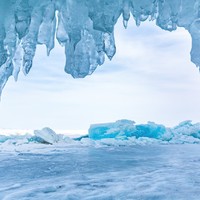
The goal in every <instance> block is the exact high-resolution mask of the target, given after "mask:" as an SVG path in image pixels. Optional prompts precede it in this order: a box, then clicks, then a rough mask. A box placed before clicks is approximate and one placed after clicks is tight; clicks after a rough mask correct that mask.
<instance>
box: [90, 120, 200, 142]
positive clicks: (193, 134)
mask: <svg viewBox="0 0 200 200" xmlns="http://www.w3.org/2000/svg"><path fill="white" fill-rule="evenodd" d="M88 132H89V137H90V138H91V139H94V140H100V139H105V138H116V139H129V138H130V137H136V138H141V137H146V138H154V139H158V140H160V141H168V142H175V143H179V142H181V141H183V142H184V140H185V141H186V142H187V141H188V142H189V141H194V142H197V141H198V140H200V123H196V124H192V122H191V121H184V122H181V123H180V124H179V125H178V126H176V127H174V128H167V127H165V126H164V125H160V124H156V123H154V122H148V123H147V124H139V125H137V124H135V122H133V121H130V120H119V121H116V122H114V123H105V124H95V125H91V126H90V128H89V131H88Z"/></svg>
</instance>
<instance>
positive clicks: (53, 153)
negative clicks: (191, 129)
mask: <svg viewBox="0 0 200 200" xmlns="http://www.w3.org/2000/svg"><path fill="white" fill-rule="evenodd" d="M199 151H200V146H199V145H195V144H192V145H189V144H187V145H186V144H185V145H174V144H173V145H172V144H171V145H146V146H140V145H136V146H131V147H129V146H128V147H127V146H126V147H122V146H121V147H113V146H112V147H101V148H95V147H81V146H79V147H67V146H65V147H60V148H59V147H54V148H53V147H52V145H48V146H46V147H43V148H42V147H40V149H38V151H37V152H36V151H35V152H34V153H33V152H21V153H20V152H19V151H15V152H14V153H12V154H11V153H1V154H0V177H1V181H0V199H1V200H16V199H17V200H40V199H41V200H42V199H48V200H55V199H58V200H80V199H81V200H94V199H96V200H171V199H173V200H189V199H191V200H199V199H200V193H199V186H200V171H199V169H200V154H199Z"/></svg>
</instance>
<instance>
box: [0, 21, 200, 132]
mask: <svg viewBox="0 0 200 200" xmlns="http://www.w3.org/2000/svg"><path fill="white" fill-rule="evenodd" d="M131 23H132V24H130V25H129V27H128V29H127V30H124V28H123V27H122V22H121V21H119V23H118V24H117V26H116V30H115V38H116V46H117V53H116V55H115V57H114V59H113V60H112V61H111V62H110V61H108V60H107V61H106V63H105V64H104V65H103V66H101V67H99V68H98V69H97V70H96V72H95V73H94V74H93V75H92V76H89V77H87V78H85V79H76V80H74V79H72V78H71V76H70V75H67V74H65V73H64V64H65V57H64V49H63V48H62V47H60V46H58V45H57V46H56V48H55V49H54V50H53V51H52V53H51V56H50V57H47V56H46V50H45V48H44V47H40V48H38V50H37V53H36V57H35V59H34V64H33V68H32V70H31V72H30V74H29V75H28V76H27V77H24V76H23V74H22V73H21V75H20V77H19V81H18V82H17V83H15V82H14V81H13V78H11V79H10V80H9V82H8V84H7V85H6V87H5V89H4V91H3V95H2V101H1V103H0V128H7V129H40V128H43V127H46V126H48V127H51V128H53V129H67V130H69V129H74V130H76V129H88V128H89V125H90V124H92V123H100V122H110V121H115V120H118V119H125V118H126V119H131V120H134V121H136V122H137V123H146V122H147V121H155V122H156V123H162V124H165V125H167V126H173V125H175V124H177V123H179V122H180V121H183V120H187V119H191V120H193V121H195V122H196V121H200V103H199V102H200V74H199V72H198V69H197V68H196V67H195V65H194V64H192V63H191V62H190V48H191V39H190V36H189V34H188V33H187V31H185V30H183V29H178V30H177V31H176V32H172V33H170V32H166V31H163V30H161V29H160V28H158V27H156V26H155V25H154V24H153V23H152V22H151V23H149V22H148V23H145V24H143V25H142V26H141V27H140V28H137V27H136V26H135V25H134V23H133V21H132V22H131Z"/></svg>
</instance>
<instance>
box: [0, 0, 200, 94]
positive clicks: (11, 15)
mask: <svg viewBox="0 0 200 200" xmlns="http://www.w3.org/2000/svg"><path fill="white" fill-rule="evenodd" d="M199 7H200V1H198V0H176V1H174V0H165V1H161V0H160V1H155V0H142V1H141V0H113V1H112V0H101V1H99V0H73V1H72V0H41V1H39V0H36V1H33V0H12V1H8V0H1V1H0V93H1V91H2V89H3V87H4V86H5V84H6V82H7V80H8V78H9V77H10V76H11V75H13V76H14V78H15V80H17V77H18V73H19V71H20V70H22V71H23V72H24V74H25V75H27V74H28V73H29V71H30V69H31V67H32V65H33V58H34V55H35V51H36V48H37V45H38V44H44V45H46V47H47V54H49V53H50V51H51V49H53V48H54V38H55V35H56V38H57V40H58V42H59V43H60V44H61V45H62V46H65V54H66V65H65V71H66V72H67V73H69V74H71V75H72V76H73V77H74V78H83V77H85V76H87V75H90V74H92V73H93V72H94V70H95V69H96V68H97V67H98V66H99V65H102V64H103V63H104V56H105V55H107V57H108V58H109V59H111V58H112V57H113V56H114V54H115V52H116V47H115V38H114V26H115V24H116V22H117V20H118V18H119V17H120V16H121V15H122V17H123V24H124V27H125V28H126V27H127V25H128V21H129V19H130V15H132V16H133V18H134V20H135V22H136V25H138V26H139V25H140V23H141V22H143V21H145V20H147V19H150V20H155V21H156V24H157V25H158V26H159V27H161V28H162V29H164V30H168V31H173V30H175V29H176V28H177V27H184V28H185V29H186V30H188V31H189V33H190V34H191V36H192V51H191V60H192V62H194V63H195V64H196V65H197V66H200V53H199V52H200V39H199V38H200V36H199V35H200V34H199V32H200V25H199V24H200V22H199Z"/></svg>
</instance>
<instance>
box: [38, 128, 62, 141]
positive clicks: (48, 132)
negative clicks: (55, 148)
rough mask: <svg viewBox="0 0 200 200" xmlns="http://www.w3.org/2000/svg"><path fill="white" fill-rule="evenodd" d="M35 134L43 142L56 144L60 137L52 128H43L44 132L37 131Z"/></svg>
mask: <svg viewBox="0 0 200 200" xmlns="http://www.w3.org/2000/svg"><path fill="white" fill-rule="evenodd" d="M34 134H35V136H36V137H37V138H39V139H40V140H41V142H44V143H48V144H54V143H56V142H58V140H59V136H58V135H57V134H56V133H55V132H54V131H53V130H52V129H50V128H47V127H46V128H43V129H42V130H35V131H34Z"/></svg>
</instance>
